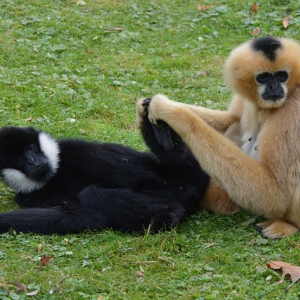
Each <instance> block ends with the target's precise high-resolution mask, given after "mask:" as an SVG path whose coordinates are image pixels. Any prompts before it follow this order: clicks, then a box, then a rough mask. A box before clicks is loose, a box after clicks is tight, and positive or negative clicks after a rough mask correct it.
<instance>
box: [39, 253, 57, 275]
mask: <svg viewBox="0 0 300 300" xmlns="http://www.w3.org/2000/svg"><path fill="white" fill-rule="evenodd" d="M53 257H54V255H44V256H42V257H41V259H40V265H39V270H40V271H41V270H42V269H43V267H44V266H46V265H49V264H50V263H51V262H50V259H52V258H53Z"/></svg>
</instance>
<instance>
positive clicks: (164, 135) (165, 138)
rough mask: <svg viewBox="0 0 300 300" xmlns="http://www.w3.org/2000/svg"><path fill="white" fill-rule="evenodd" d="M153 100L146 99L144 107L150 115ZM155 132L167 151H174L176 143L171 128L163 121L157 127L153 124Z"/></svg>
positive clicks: (158, 140)
mask: <svg viewBox="0 0 300 300" xmlns="http://www.w3.org/2000/svg"><path fill="white" fill-rule="evenodd" d="M150 102H151V98H146V99H145V100H144V101H143V103H142V106H144V107H145V110H146V112H147V113H148V107H149V105H150ZM151 126H152V128H153V131H154V133H155V136H156V139H157V142H158V143H159V144H160V145H161V146H162V147H163V148H164V149H165V150H166V151H172V150H174V147H175V145H174V142H173V140H172V137H171V128H170V127H169V125H168V124H167V123H165V122H163V121H158V123H157V125H155V124H153V123H151Z"/></svg>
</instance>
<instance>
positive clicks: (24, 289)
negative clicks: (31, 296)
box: [9, 282, 27, 292]
mask: <svg viewBox="0 0 300 300" xmlns="http://www.w3.org/2000/svg"><path fill="white" fill-rule="evenodd" d="M9 284H11V285H13V286H14V287H15V288H16V290H17V291H22V292H27V286H26V285H25V284H24V283H21V282H9Z"/></svg>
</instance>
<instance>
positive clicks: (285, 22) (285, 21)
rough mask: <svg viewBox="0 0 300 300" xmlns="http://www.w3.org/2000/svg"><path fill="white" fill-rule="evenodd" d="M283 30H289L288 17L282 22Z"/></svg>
mask: <svg viewBox="0 0 300 300" xmlns="http://www.w3.org/2000/svg"><path fill="white" fill-rule="evenodd" d="M282 25H283V28H288V26H289V17H286V18H284V19H283V20H282Z"/></svg>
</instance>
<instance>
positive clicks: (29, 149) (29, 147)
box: [26, 144, 37, 152]
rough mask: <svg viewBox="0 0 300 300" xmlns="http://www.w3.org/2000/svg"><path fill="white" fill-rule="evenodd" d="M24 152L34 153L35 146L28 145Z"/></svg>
mask: <svg viewBox="0 0 300 300" xmlns="http://www.w3.org/2000/svg"><path fill="white" fill-rule="evenodd" d="M26 150H28V151H31V152H36V150H37V146H36V145H34V144H32V145H29V146H28V147H27V149H26Z"/></svg>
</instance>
